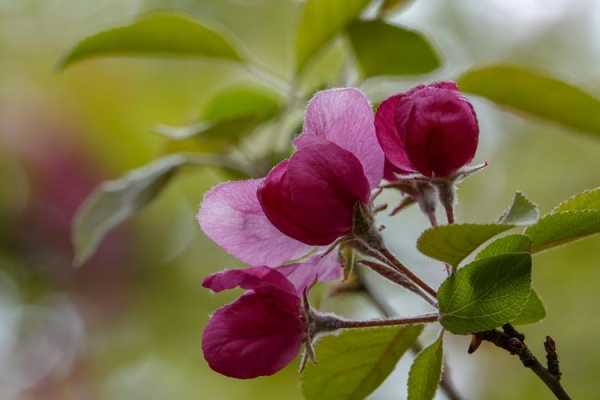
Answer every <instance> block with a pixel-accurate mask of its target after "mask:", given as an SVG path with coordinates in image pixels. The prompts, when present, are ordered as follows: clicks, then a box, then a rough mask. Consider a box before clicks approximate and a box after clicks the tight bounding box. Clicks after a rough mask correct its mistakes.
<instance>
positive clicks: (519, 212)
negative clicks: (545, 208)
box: [499, 192, 540, 226]
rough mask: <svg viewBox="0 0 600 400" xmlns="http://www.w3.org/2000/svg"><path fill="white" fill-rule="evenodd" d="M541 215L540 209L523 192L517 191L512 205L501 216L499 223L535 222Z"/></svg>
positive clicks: (528, 223) (524, 223) (527, 223)
mask: <svg viewBox="0 0 600 400" xmlns="http://www.w3.org/2000/svg"><path fill="white" fill-rule="evenodd" d="M539 217H540V211H539V210H538V208H537V206H536V205H535V204H533V203H532V202H531V201H530V200H529V199H528V198H527V197H525V195H524V194H523V193H521V192H516V193H515V195H514V197H513V201H512V204H511V206H510V207H509V208H508V209H507V210H506V211H505V212H504V214H503V215H502V217H500V220H499V223H501V224H509V225H517V226H519V225H521V226H522V225H531V224H535V223H536V222H537V220H538V219H539Z"/></svg>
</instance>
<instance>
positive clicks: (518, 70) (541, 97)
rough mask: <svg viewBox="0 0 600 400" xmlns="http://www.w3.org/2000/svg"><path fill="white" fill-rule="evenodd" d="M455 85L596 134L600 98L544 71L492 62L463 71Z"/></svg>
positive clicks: (509, 105) (598, 131)
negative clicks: (488, 64) (489, 64)
mask: <svg viewBox="0 0 600 400" xmlns="http://www.w3.org/2000/svg"><path fill="white" fill-rule="evenodd" d="M458 86H459V87H460V88H461V90H463V91H464V92H468V93H473V94H476V95H478V96H482V97H485V98H487V99H489V100H491V101H493V102H495V103H497V104H499V105H502V106H506V107H508V108H510V109H512V110H515V111H518V112H524V113H527V114H530V115H532V116H535V117H538V118H542V119H544V120H547V121H552V122H556V123H558V124H561V125H563V126H566V127H569V128H573V129H576V130H579V131H583V132H589V133H593V134H594V135H596V136H598V135H600V101H599V100H598V99H596V98H595V97H593V96H591V95H590V94H589V93H587V92H585V91H584V90H582V89H580V88H578V87H575V86H573V85H570V84H568V83H566V82H563V81H561V80H559V79H556V78H554V77H552V76H550V75H547V74H545V73H542V72H539V71H533V70H529V69H526V68H524V67H518V66H514V65H492V66H488V67H484V68H476V69H472V70H470V71H467V72H466V73H465V74H463V75H462V76H461V77H460V78H458Z"/></svg>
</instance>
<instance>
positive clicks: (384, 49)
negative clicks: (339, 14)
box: [347, 20, 441, 78]
mask: <svg viewBox="0 0 600 400" xmlns="http://www.w3.org/2000/svg"><path fill="white" fill-rule="evenodd" d="M347 31H348V37H349V38H350V44H351V45H352V49H353V50H354V54H355V56H356V60H357V61H358V65H359V67H360V70H361V72H362V75H363V77H364V78H369V77H372V76H379V75H415V74H425V73H428V72H431V71H433V70H435V69H436V68H438V67H439V66H440V64H441V63H440V58H439V57H438V55H437V53H436V51H435V50H434V49H433V47H432V46H431V45H430V44H429V42H428V41H427V40H426V39H425V37H424V36H423V35H421V34H420V33H418V32H416V31H413V30H410V29H406V28H402V27H400V26H396V25H391V24H388V23H386V22H384V21H381V20H372V21H355V22H353V23H352V24H350V26H349V27H348V30H347Z"/></svg>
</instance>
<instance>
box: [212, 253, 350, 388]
mask: <svg viewBox="0 0 600 400" xmlns="http://www.w3.org/2000/svg"><path fill="white" fill-rule="evenodd" d="M340 276H341V268H340V265H339V263H338V262H337V259H336V258H335V257H332V256H326V257H321V256H315V257H312V258H311V259H309V260H308V261H307V262H305V263H301V264H290V265H286V266H284V267H279V268H270V267H265V266H263V267H252V268H246V269H238V270H235V269H233V270H225V271H223V272H218V273H216V274H213V275H210V276H209V277H207V278H206V279H205V280H204V282H203V286H204V287H206V288H208V289H211V290H212V291H214V292H220V291H223V290H227V289H233V288H236V287H240V288H243V289H246V290H247V291H246V293H245V294H244V295H242V296H241V297H240V298H239V299H237V300H236V301H235V302H233V303H231V304H228V305H226V306H224V307H222V308H220V309H219V310H217V311H216V312H215V313H214V314H213V315H212V317H211V318H210V321H209V322H208V325H207V326H206V329H205V330H204V335H203V337H202V350H203V352H204V358H205V359H206V361H207V362H208V364H209V365H210V367H211V368H212V369H213V370H215V371H217V372H219V373H221V374H223V375H227V376H229V377H232V378H239V379H249V378H256V377H258V376H268V375H273V374H274V373H276V372H277V371H279V370H281V369H282V368H284V367H285V366H286V365H288V364H289V363H290V362H292V360H293V359H294V358H295V357H296V356H297V355H298V352H299V351H300V348H301V346H302V344H303V343H305V342H306V341H307V333H308V325H307V324H308V323H307V317H306V315H305V313H304V309H303V307H302V295H303V293H304V291H305V290H307V289H309V288H310V286H312V285H313V284H314V283H315V282H317V281H328V280H334V279H339V278H340ZM308 340H309V339H308Z"/></svg>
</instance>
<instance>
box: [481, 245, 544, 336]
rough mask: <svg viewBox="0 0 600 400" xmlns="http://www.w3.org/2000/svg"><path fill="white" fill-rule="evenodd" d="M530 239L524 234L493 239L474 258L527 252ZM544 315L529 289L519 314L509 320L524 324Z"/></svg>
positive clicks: (541, 306) (542, 305) (540, 302)
mask: <svg viewBox="0 0 600 400" xmlns="http://www.w3.org/2000/svg"><path fill="white" fill-rule="evenodd" d="M530 250H531V239H529V237H528V236H525V235H518V234H517V235H508V236H504V237H502V238H500V239H496V240H494V241H493V242H492V243H490V244H489V245H488V246H487V247H486V248H485V249H483V250H482V251H481V252H479V253H478V254H477V257H476V258H475V259H476V260H480V259H482V258H487V257H494V256H499V255H502V254H507V253H521V252H529V251H530ZM545 317H546V310H545V308H544V304H543V303H542V300H541V299H540V298H539V296H538V295H537V293H535V291H534V290H533V289H531V293H530V294H529V299H528V301H527V304H525V307H524V308H523V311H522V312H521V314H520V315H519V316H518V317H517V318H516V319H514V320H513V321H511V323H513V324H515V325H525V324H532V323H534V322H538V321H540V320H542V319H544V318H545Z"/></svg>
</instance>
